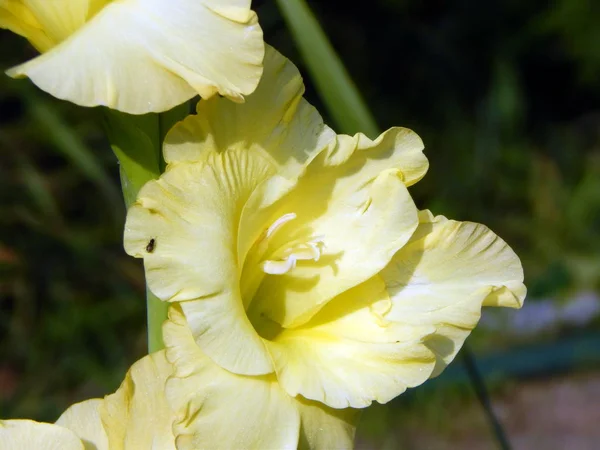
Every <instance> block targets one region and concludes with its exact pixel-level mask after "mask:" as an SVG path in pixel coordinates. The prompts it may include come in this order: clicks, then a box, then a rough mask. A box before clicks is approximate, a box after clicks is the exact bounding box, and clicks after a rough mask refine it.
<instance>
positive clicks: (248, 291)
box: [241, 212, 325, 309]
mask: <svg viewBox="0 0 600 450" xmlns="http://www.w3.org/2000/svg"><path fill="white" fill-rule="evenodd" d="M296 217H297V216H296V213H293V212H292V213H287V214H284V215H283V216H281V217H280V218H278V219H277V220H276V221H275V222H273V224H272V225H271V226H269V228H267V229H266V230H265V231H264V232H263V233H262V234H261V235H260V237H259V238H258V239H257V240H256V242H255V243H254V246H253V247H252V250H251V251H250V253H249V254H248V257H247V258H246V261H245V263H244V270H243V273H242V280H241V287H242V298H243V301H244V305H245V307H246V309H247V308H248V307H249V305H250V303H251V302H252V297H253V296H254V294H255V293H256V291H257V289H258V287H259V286H260V283H261V282H262V280H263V278H264V276H265V275H284V274H287V273H289V272H291V271H292V270H294V269H295V268H296V265H297V264H298V261H315V262H316V261H318V260H319V258H320V257H321V254H322V252H323V248H324V247H325V243H324V236H308V237H306V236H305V237H302V238H297V239H286V236H285V235H284V234H282V229H283V228H284V227H285V225H286V224H288V223H289V222H291V221H293V220H294V219H296Z"/></svg>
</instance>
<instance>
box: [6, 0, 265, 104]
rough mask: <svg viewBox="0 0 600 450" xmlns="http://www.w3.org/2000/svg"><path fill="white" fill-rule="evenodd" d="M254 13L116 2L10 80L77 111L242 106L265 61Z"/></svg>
mask: <svg viewBox="0 0 600 450" xmlns="http://www.w3.org/2000/svg"><path fill="white" fill-rule="evenodd" d="M80 1H82V0H80ZM45 3H53V2H47V1H46V2H44V4H45ZM61 3H63V2H61ZM68 3H72V2H68ZM249 7H250V1H249V0H247V1H245V2H242V1H240V0H228V1H222V2H219V4H216V2H215V0H171V1H168V2H165V1H164V0H121V1H118V2H110V3H109V4H107V5H106V6H105V7H104V8H102V9H101V10H100V11H99V12H98V13H97V14H96V15H95V16H94V17H93V18H92V19H91V20H89V21H88V22H87V23H85V24H84V25H83V26H82V27H81V28H79V29H78V31H76V32H74V33H73V34H72V35H71V36H70V37H68V38H67V39H66V40H64V41H63V42H61V43H60V44H59V45H57V46H56V47H53V48H52V49H51V50H49V51H48V52H46V53H44V54H42V55H40V56H38V57H37V58H34V59H33V60H31V61H29V62H27V63H25V64H22V65H20V66H17V67H14V68H12V69H10V70H9V71H8V74H9V75H10V76H13V77H29V78H30V79H31V80H32V81H33V82H34V83H35V84H36V85H37V86H39V87H40V88H41V89H43V90H44V91H46V92H49V93H50V94H52V95H54V96H55V97H58V98H61V99H65V100H69V101H72V102H73V103H76V104H78V105H83V106H97V105H104V106H108V107H110V108H113V109H118V110H120V111H123V112H127V113H131V114H144V113H147V112H161V111H166V110H168V109H171V108H172V107H174V106H176V105H178V104H180V103H183V102H184V101H186V100H188V99H190V98H191V97H193V96H194V95H195V94H196V93H199V94H200V95H201V96H202V97H205V98H208V97H211V96H212V95H214V94H216V93H217V92H218V93H220V94H222V95H225V96H226V97H229V98H231V99H234V100H238V101H241V100H243V95H247V94H249V93H251V92H252V91H253V90H254V89H255V88H256V85H257V83H258V81H259V79H260V76H261V73H262V59H263V56H264V43H263V40H262V31H261V29H260V27H259V25H258V22H257V18H256V15H255V14H254V13H253V12H251V11H250V10H249ZM92 50H93V51H92Z"/></svg>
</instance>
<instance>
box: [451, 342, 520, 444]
mask: <svg viewBox="0 0 600 450" xmlns="http://www.w3.org/2000/svg"><path fill="white" fill-rule="evenodd" d="M460 354H461V356H462V359H463V363H464V365H465V369H466V371H467V375H468V376H469V380H470V381H471V386H472V387H473V389H474V391H475V395H476V396H477V400H479V403H480V404H481V407H482V408H483V411H484V412H485V415H486V417H487V420H488V422H489V424H490V426H491V428H492V432H493V433H494V437H495V438H496V441H497V442H498V447H500V449H501V450H510V449H511V446H510V443H509V441H508V438H507V437H506V433H505V432H504V428H502V425H501V424H500V421H499V420H498V418H497V417H496V414H495V413H494V409H493V407H492V401H491V400H490V396H489V394H488V391H487V388H486V386H485V382H484V381H483V376H482V375H481V372H480V371H479V368H478V367H477V363H476V362H475V356H473V353H471V350H470V349H469V348H468V347H467V346H466V345H465V346H463V348H462V350H461V352H460Z"/></svg>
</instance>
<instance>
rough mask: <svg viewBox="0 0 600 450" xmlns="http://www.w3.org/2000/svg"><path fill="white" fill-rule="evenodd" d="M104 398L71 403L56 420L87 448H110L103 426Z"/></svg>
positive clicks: (104, 449)
mask: <svg viewBox="0 0 600 450" xmlns="http://www.w3.org/2000/svg"><path fill="white" fill-rule="evenodd" d="M102 403H103V400H102V399H99V398H94V399H91V400H86V401H84V402H81V403H76V404H74V405H71V406H70V407H69V408H68V409H67V410H66V411H65V412H64V413H62V414H61V416H60V417H59V418H58V420H57V421H56V425H60V426H61V427H65V428H68V429H69V430H71V431H72V432H74V433H75V434H76V435H77V436H78V437H79V438H80V439H81V440H82V441H83V444H84V446H85V450H108V438H107V436H106V432H105V431H104V428H103V427H102V421H101V419H100V412H99V408H100V405H102Z"/></svg>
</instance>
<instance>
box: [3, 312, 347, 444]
mask: <svg viewBox="0 0 600 450" xmlns="http://www.w3.org/2000/svg"><path fill="white" fill-rule="evenodd" d="M171 319H172V320H171V321H170V322H168V324H167V325H165V327H166V329H168V330H169V337H170V339H175V340H176V341H177V342H178V343H179V342H181V343H182V344H183V345H179V344H178V345H177V346H176V347H175V348H173V349H169V357H170V358H173V359H174V360H176V361H177V362H178V367H177V369H175V367H174V366H173V365H171V364H170V363H169V362H168V361H167V358H166V352H165V351H160V352H157V353H153V354H151V355H149V356H146V357H144V358H142V359H141V360H140V361H138V362H137V363H135V364H134V365H133V366H132V367H131V369H130V370H129V372H128V373H127V376H126V377H125V380H124V381H123V383H122V384H121V386H120V387H119V389H118V390H117V391H116V392H115V393H114V394H111V395H109V396H106V397H105V398H104V399H92V400H86V401H84V402H81V403H77V404H75V405H73V406H71V407H70V408H68V409H67V410H66V411H65V412H64V413H63V414H62V415H61V416H60V418H59V419H58V420H57V421H56V423H55V424H48V423H39V422H34V421H31V420H0V448H2V449H3V450H30V449H36V450H58V449H60V450H138V449H157V450H175V449H179V450H185V449H190V450H192V449H194V450H195V449H201V448H206V449H217V448H219V449H247V448H248V449H249V448H269V449H270V448H273V449H275V448H277V449H295V448H298V446H300V448H307V449H330V448H350V446H351V445H350V444H351V443H352V440H353V438H354V431H355V428H354V425H353V423H354V422H355V417H354V416H355V415H356V412H355V411H352V410H346V411H337V410H332V409H331V408H327V407H326V406H324V405H321V404H317V403H315V402H309V401H306V400H302V399H299V400H294V399H292V398H290V397H289V396H288V395H287V394H286V393H285V392H284V391H283V390H282V389H281V388H280V387H279V385H278V384H277V382H276V381H275V382H273V380H271V379H269V377H243V376H237V375H233V374H231V373H229V372H227V371H226V370H223V369H221V368H220V367H218V366H217V365H215V364H214V363H213V362H212V361H210V359H209V358H207V357H206V356H204V355H203V354H202V352H201V351H200V349H199V348H198V347H197V345H196V344H195V342H194V339H193V337H192V335H191V332H190V330H189V328H188V327H187V325H186V323H185V318H184V317H183V315H182V313H181V312H180V310H177V309H174V310H172V311H171ZM189 362H193V369H192V370H191V371H189V370H188V369H187V367H191V365H190V363H189ZM271 378H272V377H271ZM190 419H192V420H190Z"/></svg>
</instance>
